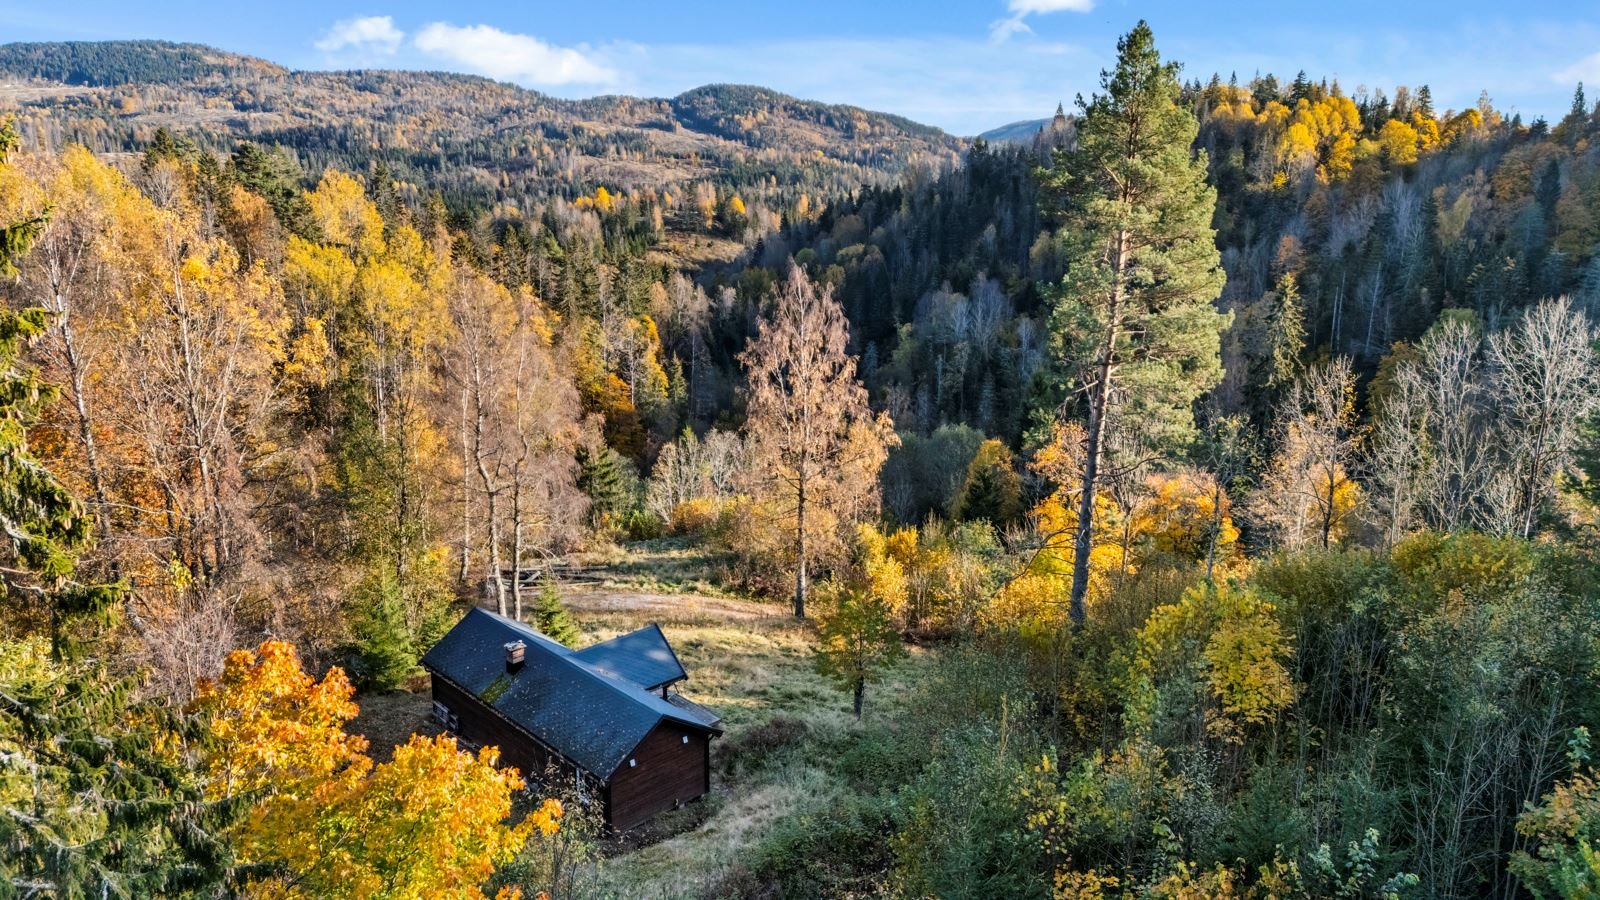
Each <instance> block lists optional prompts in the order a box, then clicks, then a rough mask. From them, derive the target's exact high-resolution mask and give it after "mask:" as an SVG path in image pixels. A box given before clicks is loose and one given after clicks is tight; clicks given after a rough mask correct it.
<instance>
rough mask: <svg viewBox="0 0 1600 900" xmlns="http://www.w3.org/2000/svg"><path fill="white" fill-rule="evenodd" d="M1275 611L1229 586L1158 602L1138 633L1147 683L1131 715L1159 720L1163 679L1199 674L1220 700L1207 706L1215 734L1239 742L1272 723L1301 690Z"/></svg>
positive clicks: (1193, 590) (1139, 659)
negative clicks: (1251, 729)
mask: <svg viewBox="0 0 1600 900" xmlns="http://www.w3.org/2000/svg"><path fill="white" fill-rule="evenodd" d="M1275 612H1276V610H1275V609H1274V607H1273V605H1272V604H1271V603H1268V602H1267V601H1265V600H1262V599H1261V598H1260V597H1258V596H1256V595H1255V594H1254V593H1252V592H1251V591H1249V590H1245V589H1241V588H1238V587H1235V586H1233V585H1230V584H1226V583H1224V584H1220V585H1209V584H1208V585H1197V586H1195V587H1192V588H1190V589H1189V590H1187V591H1185V592H1184V594H1183V597H1182V599H1181V600H1179V602H1177V603H1169V604H1166V605H1164V606H1160V607H1157V608H1156V609H1155V610H1154V611H1153V612H1151V613H1150V617H1149V619H1148V620H1146V622H1145V625H1144V627H1143V628H1142V629H1140V631H1139V635H1138V650H1137V660H1136V669H1137V671H1138V673H1139V675H1140V677H1141V679H1143V682H1144V685H1145V688H1144V690H1141V691H1139V692H1137V693H1136V696H1135V698H1134V699H1132V700H1130V702H1129V716H1130V720H1131V721H1133V722H1135V723H1139V724H1148V723H1149V722H1150V721H1151V716H1152V715H1153V713H1154V709H1153V704H1155V703H1156V702H1158V701H1157V700H1156V696H1157V693H1156V691H1155V690H1154V686H1155V684H1157V683H1158V682H1161V681H1163V680H1171V679H1175V678H1184V677H1188V676H1191V675H1197V676H1199V680H1200V682H1201V683H1203V684H1205V685H1207V686H1208V687H1209V694H1210V697H1211V699H1212V701H1213V702H1214V703H1215V704H1216V708H1213V709H1208V710H1206V711H1205V720H1206V730H1207V732H1208V733H1210V734H1213V735H1215V736H1218V737H1220V738H1222V739H1223V740H1226V741H1229V742H1233V743H1238V742H1241V741H1242V740H1243V732H1244V729H1245V727H1246V726H1250V725H1260V724H1263V723H1266V722H1269V721H1271V720H1272V719H1273V718H1275V717H1276V716H1277V714H1278V712H1279V711H1280V710H1282V709H1284V708H1285V707H1287V706H1288V705H1289V704H1290V703H1292V702H1293V701H1294V695H1295V691H1294V682H1293V680H1292V679H1291V677H1290V675H1289V670H1288V668H1287V667H1286V665H1285V661H1286V660H1287V659H1288V656H1289V653H1290V649H1291V647H1292V644H1291V641H1290V639H1289V637H1288V636H1287V635H1285V634H1284V633H1283V629H1282V626H1281V625H1280V624H1279V622H1278V620H1277V617H1276V615H1275Z"/></svg>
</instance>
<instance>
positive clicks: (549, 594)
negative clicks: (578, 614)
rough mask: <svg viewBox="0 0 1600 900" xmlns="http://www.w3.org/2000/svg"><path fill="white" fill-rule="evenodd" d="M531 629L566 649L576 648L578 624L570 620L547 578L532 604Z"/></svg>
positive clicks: (559, 596)
mask: <svg viewBox="0 0 1600 900" xmlns="http://www.w3.org/2000/svg"><path fill="white" fill-rule="evenodd" d="M533 627H534V628H536V629H538V630H539V633H540V634H543V635H544V636H545V637H547V638H549V639H551V640H553V641H556V642H558V643H561V644H563V645H565V646H568V647H576V646H577V645H578V638H579V637H580V636H581V632H579V631H578V623H577V622H574V621H573V620H572V613H570V612H568V611H567V607H566V604H564V603H562V602H561V594H560V593H559V592H557V591H556V584H555V582H554V581H553V580H551V579H550V578H548V577H547V578H545V581H544V587H542V588H540V589H539V596H538V598H536V599H535V600H534V602H533Z"/></svg>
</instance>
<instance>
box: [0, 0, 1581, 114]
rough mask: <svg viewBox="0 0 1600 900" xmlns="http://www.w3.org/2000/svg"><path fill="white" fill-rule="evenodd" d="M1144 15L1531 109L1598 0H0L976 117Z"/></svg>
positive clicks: (157, 24)
mask: <svg viewBox="0 0 1600 900" xmlns="http://www.w3.org/2000/svg"><path fill="white" fill-rule="evenodd" d="M1141 17H1142V18H1145V19H1148V20H1149V21H1150V23H1151V25H1152V27H1154V29H1155V32H1156V41H1157V44H1158V46H1159V47H1160V48H1161V50H1162V52H1163V53H1164V54H1165V55H1166V56H1168V57H1169V58H1174V59H1178V60H1180V61H1182V62H1183V63H1184V64H1185V73H1186V75H1195V76H1198V77H1201V78H1205V77H1208V76H1209V75H1210V74H1211V73H1212V72H1214V71H1218V72H1221V73H1222V75H1223V77H1224V78H1226V77H1227V75H1228V73H1229V72H1231V71H1237V72H1238V73H1239V76H1240V78H1241V80H1245V79H1248V78H1249V77H1250V75H1251V74H1253V73H1255V72H1257V71H1260V72H1274V73H1276V74H1278V75H1279V76H1280V77H1282V78H1285V79H1287V78H1290V77H1292V76H1293V75H1294V73H1295V71H1296V70H1298V69H1302V68H1303V69H1305V70H1306V71H1307V72H1308V73H1309V74H1311V75H1313V76H1317V77H1321V76H1328V77H1337V78H1338V79H1339V80H1340V81H1341V83H1342V84H1343V85H1344V86H1345V87H1346V89H1347V90H1354V89H1355V88H1356V87H1357V86H1359V85H1366V86H1369V87H1375V88H1377V87H1381V88H1383V89H1384V90H1385V91H1386V92H1391V93H1392V90H1393V87H1394V85H1396V84H1409V85H1412V86H1413V87H1414V86H1416V85H1419V84H1424V83H1426V84H1428V85H1429V86H1430V87H1431V88H1432V90H1433V96H1434V100H1435V105H1437V106H1439V107H1441V108H1444V107H1457V108H1459V107H1463V106H1466V105H1468V104H1470V103H1472V102H1474V101H1475V100H1476V99H1477V96H1478V92H1479V91H1480V90H1488V91H1489V93H1490V96H1492V97H1493V98H1494V100H1495V102H1496V104H1497V105H1499V106H1500V107H1501V108H1503V109H1507V110H1513V111H1518V112H1521V113H1523V115H1524V116H1525V117H1528V118H1532V117H1533V116H1536V115H1544V116H1547V117H1550V118H1552V119H1553V118H1557V117H1559V116H1560V115H1562V114H1563V113H1565V112H1566V109H1567V107H1568V105H1569V103H1570V100H1571V97H1572V89H1573V86H1574V84H1575V83H1576V82H1577V81H1579V80H1585V81H1587V82H1589V83H1590V84H1591V85H1592V86H1593V89H1592V90H1591V91H1590V92H1589V93H1590V96H1591V99H1600V0H1581V2H1573V0H1566V2H1555V0H1520V2H1518V3H1516V4H1515V5H1514V6H1513V5H1510V4H1505V3H1498V2H1487V0H1457V2H1451V0H1382V2H1378V0H1351V2H1342V3H1331V2H1330V3H1323V4H1317V5H1314V6H1305V7H1300V6H1299V5H1297V4H1293V3H1285V2H1282V0H1279V2H1275V3H1258V2H1226V3H1196V2H1127V0H970V2H939V0H925V2H906V0H809V2H808V0H789V2H783V3H771V2H759V0H747V2H742V3H735V2H727V0H716V2H686V0H656V2H624V0H569V2H559V3H556V2H547V0H531V2H519V3H506V2H502V3H487V2H471V0H456V2H451V3H439V2H431V3H422V2H401V0H393V2H386V0H364V2H359V3H349V2H344V0H321V2H307V0H278V2H273V3H262V4H252V3H243V2H234V3H218V2H217V0H205V2H182V0H179V2H158V3H129V2H127V0H71V2H60V3H50V2H44V0H21V2H17V0H0V42H4V41H12V40H68V39H78V40H105V39H112V38H134V37H141V38H164V39H169V40H181V41H198V42H202V43H207V44H212V45H215V46H218V47H221V48H223V49H227V50H234V51H238V52H242V53H250V54H254V55H257V56H262V57H266V58H268V59H271V60H274V61H276V62H279V63H282V64H284V65H287V66H290V67H293V68H301V69H324V68H352V67H383V68H426V69H446V70H451V71H459V72H473V73H477V74H482V75H487V76H490V77H494V78H499V79H502V80H505V81H513V82H516V83H518V84H522V85H525V86H527V87H531V88H535V89H538V90H541V91H545V92H548V93H552V94H556V95H560V96H566V97H582V96H590V95H594V94H608V93H628V94H643V95H652V96H670V95H672V94H676V93H678V92H680V91H683V90H686V89H688V88H691V87H695V86H697V85H701V84H706V83H710V82H743V83H751V84H761V85H766V86H769V87H773V88H777V89H779V90H783V91H786V92H788V93H792V94H795V95H798V96H801V97H807V98H811V99H817V100H825V101H829V102H837V103H853V104H856V105H859V106H864V107H868V108H870V109H879V110H885V111H888V112H895V113H900V114H902V115H905V116H909V117H911V118H913V119H916V120H919V121H923V122H927V123H930V124H933V125H939V126H941V127H943V128H945V129H947V130H950V131H952V132H955V133H958V134H974V133H976V132H979V131H982V130H985V129H987V128H991V127H994V126H997V125H1002V124H1005V123H1007V122H1011V121H1014V120H1017V119H1024V118H1036V117H1040V116H1044V115H1047V114H1049V113H1050V112H1052V111H1054V109H1055V104H1056V103H1057V102H1058V101H1065V102H1066V103H1067V104H1068V106H1070V105H1071V103H1072V100H1073V97H1074V96H1075V95H1076V94H1078V93H1079V92H1084V93H1088V92H1089V91H1091V90H1093V88H1094V86H1095V79H1096V76H1097V73H1098V72H1099V70H1100V69H1101V68H1102V67H1104V66H1105V65H1107V64H1108V62H1109V61H1110V59H1111V57H1112V55H1113V53H1114V47H1115V42H1116V38H1117V35H1118V34H1120V33H1122V32H1125V31H1126V30H1127V29H1128V28H1129V27H1130V26H1131V25H1132V24H1133V23H1134V22H1135V21H1137V20H1138V19H1139V18H1141Z"/></svg>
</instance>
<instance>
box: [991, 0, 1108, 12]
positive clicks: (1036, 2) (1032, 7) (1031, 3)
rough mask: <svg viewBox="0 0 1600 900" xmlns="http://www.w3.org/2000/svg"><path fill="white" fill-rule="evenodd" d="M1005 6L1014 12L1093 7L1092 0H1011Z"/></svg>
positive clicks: (1087, 9) (1059, 10) (1082, 10)
mask: <svg viewBox="0 0 1600 900" xmlns="http://www.w3.org/2000/svg"><path fill="white" fill-rule="evenodd" d="M1006 7H1007V8H1008V9H1010V10H1011V11H1012V12H1014V13H1018V14H1020V15H1027V14H1028V13H1053V12H1081V13H1086V12H1088V11H1090V10H1092V9H1094V0H1011V2H1010V3H1008V4H1006Z"/></svg>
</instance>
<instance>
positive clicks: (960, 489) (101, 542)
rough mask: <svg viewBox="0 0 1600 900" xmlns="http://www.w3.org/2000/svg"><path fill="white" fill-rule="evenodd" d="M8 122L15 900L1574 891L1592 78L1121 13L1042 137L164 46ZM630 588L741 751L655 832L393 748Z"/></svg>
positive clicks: (543, 788) (1594, 340)
mask: <svg viewBox="0 0 1600 900" xmlns="http://www.w3.org/2000/svg"><path fill="white" fill-rule="evenodd" d="M0 109H6V110H7V112H6V117H5V119H4V121H5V126H4V128H3V130H0V296H3V297H4V299H5V301H6V311H5V312H4V313H3V314H0V370H3V371H4V373H5V382H4V383H5V384H6V385H7V389H6V390H4V391H0V523H3V524H4V526H5V534H6V536H7V537H6V541H5V542H4V545H3V546H4V547H5V550H4V562H3V564H0V571H3V572H4V574H5V588H6V590H5V594H4V603H5V607H4V615H3V618H0V811H3V812H4V813H5V815H3V816H0V896H30V897H31V896H42V897H56V896H60V897H78V896H90V895H97V896H129V897H142V896H196V897H199V896H230V895H245V896H263V897H268V896H270V897H396V898H400V897H407V898H409V897H419V898H420V897H484V896H491V895H496V892H500V893H499V895H501V896H516V895H518V894H521V895H525V896H530V897H532V896H548V897H552V898H558V900H559V898H567V897H574V898H577V897H584V898H586V897H605V896H624V897H627V896H692V897H752V898H771V897H801V896H807V897H811V896H820V897H878V896H883V897H1019V898H1028V897H1040V898H1044V897H1050V898H1104V897H1157V898H1189V897H1262V898H1265V897H1280V898H1282V897H1306V898H1312V897H1317V898H1321V897H1352V898H1354V897H1374V898H1377V897H1385V898H1386V897H1441V898H1455V897H1463V898H1464V897H1485V896H1488V897H1522V896H1536V897H1589V896H1595V895H1596V893H1597V892H1600V858H1597V856H1596V851H1595V849H1594V846H1593V841H1594V840H1596V839H1597V836H1600V786H1597V781H1596V775H1595V771H1594V768H1593V763H1592V759H1591V754H1592V753H1593V749H1592V747H1591V737H1590V735H1591V732H1592V730H1593V729H1595V728H1597V727H1600V703H1597V700H1600V690H1597V688H1600V682H1597V679H1600V608H1597V605H1596V604H1597V602H1600V601H1597V598H1600V568H1597V562H1600V543H1597V541H1596V530H1595V529H1596V526H1597V525H1600V507H1597V505H1596V504H1597V503H1600V488H1597V487H1596V484H1597V481H1596V479H1600V325H1597V319H1600V146H1597V145H1596V143H1595V139H1596V137H1597V136H1600V104H1591V103H1589V101H1588V100H1587V99H1586V98H1585V96H1584V93H1583V89H1582V87H1581V86H1578V88H1577V90H1576V92H1575V96H1574V98H1573V101H1572V107H1571V111H1570V112H1569V113H1568V114H1567V115H1566V116H1564V117H1563V118H1562V119H1561V120H1560V121H1558V122H1555V123H1550V122H1546V121H1544V120H1535V121H1531V122H1525V121H1522V120H1521V119H1520V118H1519V117H1515V116H1513V117H1509V118H1508V117H1506V116H1504V115H1503V114H1502V113H1501V112H1499V111H1498V110H1497V109H1496V108H1495V106H1494V103H1493V101H1492V99H1491V98H1490V97H1489V96H1488V95H1487V94H1485V95H1484V96H1483V97H1482V98H1481V99H1480V101H1479V102H1478V104H1477V105H1476V106H1474V107H1472V108H1469V109H1465V110H1443V109H1436V108H1435V107H1434V105H1433V102H1432V99H1431V94H1430V90H1429V88H1428V87H1427V86H1425V85H1424V86H1416V87H1407V86H1397V87H1394V88H1393V89H1392V91H1384V90H1378V89H1374V88H1360V89H1355V90H1347V89H1346V88H1345V87H1344V86H1342V85H1340V84H1339V83H1338V82H1336V81H1326V80H1318V79H1314V78H1313V77H1310V76H1307V75H1306V74H1305V73H1304V72H1302V73H1299V74H1297V75H1296V76H1295V77H1294V78H1293V79H1292V80H1287V81H1280V80H1278V79H1277V78H1275V77H1272V76H1259V77H1256V78H1253V79H1251V80H1250V81H1249V82H1248V83H1240V82H1239V80H1238V79H1237V78H1236V77H1233V76H1231V75H1229V76H1227V77H1224V76H1222V75H1221V74H1218V75H1213V76H1210V77H1209V78H1199V79H1196V78H1194V77H1192V75H1191V77H1190V78H1189V80H1184V73H1183V72H1182V71H1181V69H1180V68H1179V67H1178V66H1177V65H1176V64H1175V63H1173V62H1171V61H1168V60H1164V59H1163V58H1162V57H1161V56H1160V54H1159V53H1158V51H1157V49H1156V45H1155V38H1154V36H1153V35H1152V34H1151V32H1150V30H1149V28H1148V27H1146V26H1145V25H1144V24H1143V23H1140V24H1139V25H1138V26H1137V27H1135V28H1134V29H1133V30H1132V31H1130V32H1129V33H1128V34H1127V35H1126V36H1125V37H1124V38H1123V39H1122V40H1121V41H1120V42H1119V44H1118V47H1117V58H1116V61H1115V64H1114V66H1113V67H1112V68H1110V69H1108V70H1107V71H1106V72H1105V73H1104V75H1103V78H1102V81H1101V83H1100V85H1099V86H1098V88H1097V89H1096V90H1094V91H1092V92H1087V95H1086V97H1085V99H1082V100H1080V101H1079V104H1078V107H1077V108H1076V109H1075V110H1071V111H1067V110H1061V111H1058V113H1057V115H1056V117H1055V118H1054V119H1051V120H1046V121H1045V122H1044V124H1043V125H1042V127H1041V128H1039V129H1038V131H1037V133H1036V134H1033V135H1031V136H1030V137H1028V138H1027V139H1024V140H1016V141H996V142H989V141H985V140H983V139H976V140H973V141H965V140H961V139H957V138H953V137H950V136H948V135H945V134H943V133H942V132H939V131H937V130H936V129H931V128H927V127H925V126H920V125H917V124H915V123H911V122H909V121H906V120H904V119H900V118H898V117H894V116H887V115H882V114H877V113H869V112H865V111H862V110H859V109H855V108H853V107H839V106H825V105H822V104H814V103H809V102H805V101H799V100H795V99H794V98H791V97H787V96H785V95H782V94H778V93H776V92H772V91H767V90H764V89H758V88H745V87H736V86H713V87H707V88H701V89H698V90H695V91H691V92H689V93H687V94H683V95H681V96H679V97H676V98H672V99H670V100H644V99H634V98H626V97H604V98H596V99H592V100H584V101H567V100H559V99H556V98H551V97H546V96H543V95H539V94H536V93H533V92H530V91H526V90H523V89H520V88H515V87H511V86H508V85H503V84H498V83H494V82H490V81H487V80H483V79H478V78H471V77H466V76H456V75H444V74H424V73H411V72H380V71H362V72H344V73H310V72H306V73H301V72H290V71H287V70H284V69H282V68H280V67H277V66H275V65H273V64H271V63H267V62H265V61H262V60H257V59H253V58H249V57H242V56H236V55H233V54H227V53H223V52H220V51H216V50H212V49H210V48H206V47H200V46H197V45H177V44H164V43H157V42H113V43H106V44H12V45H6V46H4V47H0ZM534 570H537V571H539V572H541V573H543V577H542V578H540V579H539V580H538V582H537V585H533V583H532V582H530V581H529V580H527V579H524V578H523V577H521V575H520V573H522V572H525V571H534ZM507 573H516V574H513V575H512V577H506V575H507ZM584 573H588V574H587V575H585V574H584ZM580 576H581V577H586V578H589V579H590V580H591V581H590V582H582V581H580ZM596 579H598V580H599V583H600V586H599V587H598V588H597V587H596V586H595V584H594V583H591V582H593V581H594V580H596ZM531 585H532V586H531ZM640 597H647V598H648V599H649V603H650V604H653V605H649V606H648V607H647V609H649V610H652V611H653V614H654V615H656V616H657V617H658V618H662V619H663V622H664V627H667V629H668V630H672V629H673V628H674V627H676V628H678V629H681V633H682V634H683V635H684V636H685V639H684V640H682V641H681V642H679V644H680V645H681V646H682V647H683V648H684V652H685V654H686V657H685V658H686V660H688V661H689V662H691V663H693V665H691V666H690V668H691V669H692V670H694V673H695V674H694V675H693V677H692V680H691V681H690V682H689V685H690V690H691V692H693V691H695V690H697V689H701V688H700V685H704V687H703V691H704V693H703V694H697V696H700V697H701V699H703V700H705V701H706V702H708V703H709V704H710V705H711V706H713V707H718V704H719V703H720V704H721V707H718V708H721V709H722V710H723V714H724V715H725V716H726V722H727V724H728V730H727V733H726V735H725V736H724V737H723V739H722V740H721V741H719V742H718V744H717V745H716V750H715V753H716V757H715V759H716V762H715V766H716V772H717V778H718V779H719V781H720V783H721V787H720V789H719V790H718V791H717V792H716V793H715V794H714V795H713V796H712V797H710V798H708V799H706V800H705V801H703V802H701V803H699V804H696V805H695V807H696V808H695V809H694V810H687V811H680V812H682V813H683V815H681V816H680V815H679V813H674V814H673V816H675V817H676V818H673V817H668V818H667V820H666V824H664V825H658V826H652V828H653V829H654V830H651V831H648V832H647V833H645V834H644V835H642V836H641V835H633V836H629V835H617V834H612V833H608V832H607V831H606V830H605V829H604V828H603V827H601V826H600V825H598V824H597V822H596V821H595V816H594V813H593V810H591V809H587V808H586V804H585V801H584V800H583V798H581V797H578V796H573V795H570V794H569V793H568V792H567V786H566V785H564V784H563V783H561V782H559V781H556V780H553V779H550V778H546V777H542V776H543V775H544V774H545V773H538V772H520V773H519V772H516V771H515V770H513V769H510V768H506V767H501V766H498V765H497V761H498V754H497V751H496V750H495V749H494V748H493V747H485V748H477V749H468V748H463V747H459V746H458V745H457V744H456V743H455V742H454V741H453V740H452V739H451V738H450V737H449V736H448V735H442V734H426V733H418V734H415V735H410V731H411V730H413V729H412V728H411V726H410V725H409V724H408V725H407V726H406V728H405V729H403V731H404V732H405V733H404V734H393V735H391V734H388V733H387V732H385V731H383V729H382V727H381V725H374V724H373V722H372V718H373V717H372V715H371V713H370V711H371V710H377V709H399V708H405V709H409V708H410V707H409V706H407V705H406V704H408V703H410V702H411V698H422V697H423V696H424V695H423V694H422V693H421V691H422V690H424V689H425V686H426V677H425V676H424V675H423V674H422V672H421V670H420V669H419V667H418V660H419V658H420V656H421V655H422V653H423V652H425V651H426V650H427V649H428V648H429V647H430V646H431V645H432V644H433V643H434V642H435V641H436V640H438V638H439V637H440V636H441V635H442V634H443V633H444V632H445V631H446V630H447V629H448V628H449V627H450V626H451V625H452V624H454V622H455V621H456V620H457V619H459V617H460V616H461V614H462V611H463V610H464V609H466V608H468V607H470V606H471V605H474V604H478V605H482V606H485V607H487V608H490V609H493V610H496V611H497V612H499V613H500V614H502V615H507V616H511V617H514V618H517V619H520V620H523V621H526V622H528V623H530V624H532V625H534V626H535V627H537V628H538V629H540V630H541V631H543V632H544V633H546V634H549V635H551V636H552V637H554V638H556V639H557V640H559V641H561V642H562V643H566V644H569V645H572V644H575V643H577V642H581V641H587V640H591V639H595V638H600V637H606V636H609V635H610V634H611V633H612V632H614V631H615V630H618V629H619V628H622V627H624V626H625V625H626V624H629V623H628V622H627V620H625V619H624V618H620V617H619V616H620V615H621V614H619V613H618V612H617V609H619V608H621V607H622V606H624V605H626V604H629V603H639V602H641V601H640V599H639V598H640ZM719 611H720V612H719ZM674 616H677V617H678V618H672V617H674ZM718 616H721V618H718ZM674 623H676V624H675V625H674ZM423 705H424V706H425V705H426V702H425V700H424V701H423ZM403 721H405V722H410V721H411V720H403Z"/></svg>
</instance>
